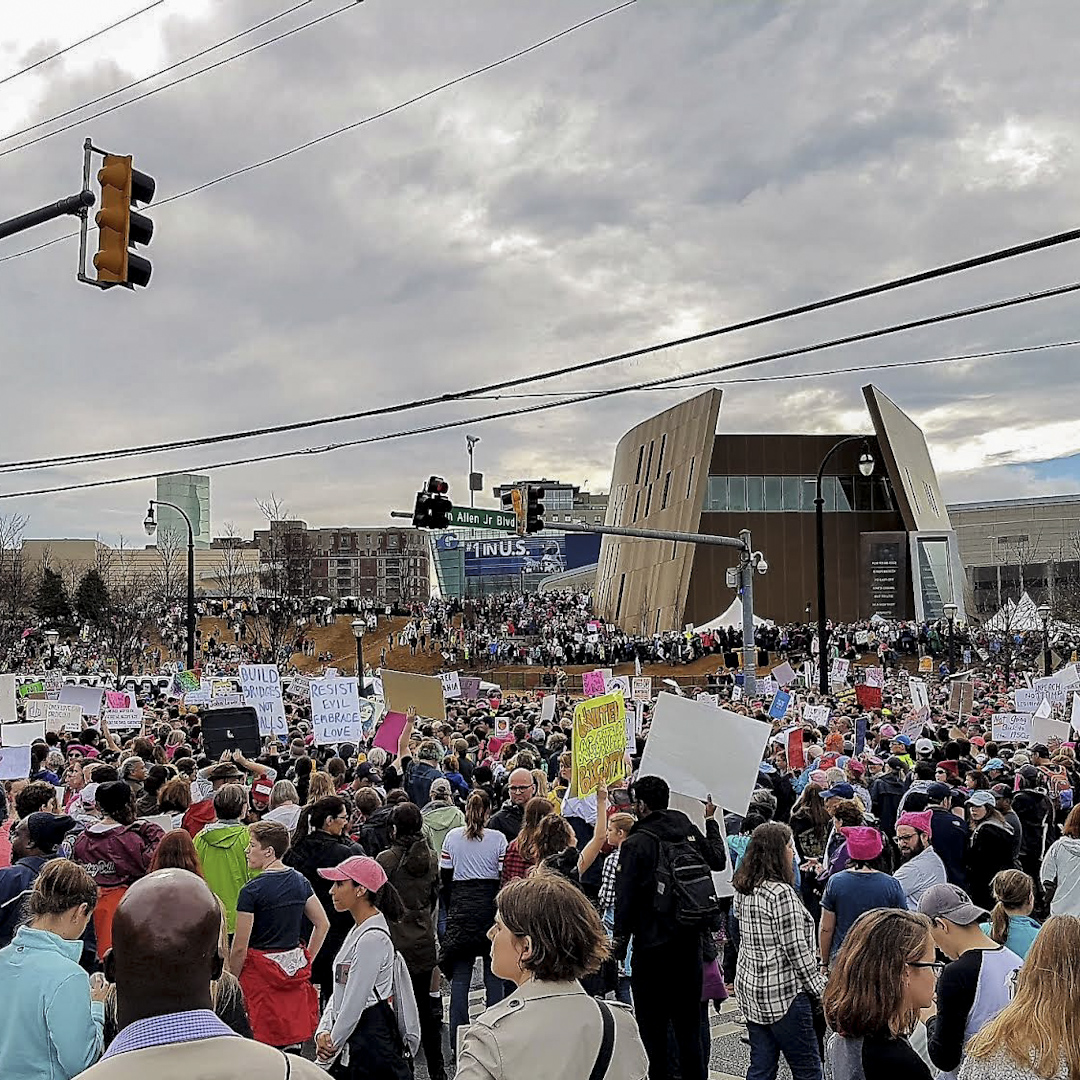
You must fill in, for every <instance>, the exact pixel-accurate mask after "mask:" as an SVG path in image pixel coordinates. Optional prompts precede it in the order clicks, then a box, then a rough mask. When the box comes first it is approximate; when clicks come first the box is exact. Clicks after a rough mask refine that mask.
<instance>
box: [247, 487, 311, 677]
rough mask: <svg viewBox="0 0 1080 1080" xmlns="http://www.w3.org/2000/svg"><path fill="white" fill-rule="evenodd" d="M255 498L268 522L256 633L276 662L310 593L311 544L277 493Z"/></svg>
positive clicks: (261, 554)
mask: <svg viewBox="0 0 1080 1080" xmlns="http://www.w3.org/2000/svg"><path fill="white" fill-rule="evenodd" d="M255 501H256V505H257V506H258V507H259V510H260V512H261V513H262V515H263V517H264V518H265V519H266V525H267V528H266V530H265V532H264V533H262V534H261V536H260V543H259V596H258V599H257V600H256V602H255V628H256V635H257V639H258V640H259V642H260V644H262V645H264V646H265V647H266V650H267V652H268V653H269V656H270V658H271V659H272V661H273V662H274V663H279V662H280V661H281V660H282V659H283V652H284V646H285V644H286V642H287V641H289V640H291V638H292V637H293V636H295V631H296V617H297V615H298V614H299V612H300V610H301V607H302V602H303V601H304V600H306V599H308V598H309V597H310V596H311V546H310V542H309V540H308V538H307V529H306V526H304V524H303V523H302V522H298V521H292V520H290V519H289V517H288V512H287V511H286V509H285V507H284V506H283V505H282V503H281V501H280V500H279V499H278V498H277V496H276V495H273V494H271V495H270V497H269V498H267V499H256V500H255Z"/></svg>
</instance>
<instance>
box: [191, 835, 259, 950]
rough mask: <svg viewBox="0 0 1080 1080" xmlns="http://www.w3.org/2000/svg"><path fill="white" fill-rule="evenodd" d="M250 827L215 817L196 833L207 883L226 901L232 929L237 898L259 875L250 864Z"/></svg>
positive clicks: (234, 924)
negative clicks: (248, 855)
mask: <svg viewBox="0 0 1080 1080" xmlns="http://www.w3.org/2000/svg"><path fill="white" fill-rule="evenodd" d="M247 845H248V830H247V826H246V825H241V824H240V823H239V822H236V821H213V822H211V823H210V824H209V825H207V826H206V827H205V828H204V829H203V830H202V831H201V832H200V833H199V835H198V836H196V837H195V850H196V851H197V852H198V853H199V860H200V861H201V862H202V868H203V874H204V875H205V876H206V883H207V884H208V885H209V886H210V889H211V891H212V892H213V893H214V895H215V896H217V897H219V898H220V899H221V902H222V903H223V904H224V905H225V914H226V916H227V918H228V924H229V933H230V934H233V933H235V932H236V899H237V897H238V896H239V895H240V890H241V889H242V888H243V887H244V886H245V885H246V884H247V883H248V882H249V881H250V880H251V879H252V878H253V877H256V876H257V875H258V871H257V870H252V869H251V867H250V866H248V864H247Z"/></svg>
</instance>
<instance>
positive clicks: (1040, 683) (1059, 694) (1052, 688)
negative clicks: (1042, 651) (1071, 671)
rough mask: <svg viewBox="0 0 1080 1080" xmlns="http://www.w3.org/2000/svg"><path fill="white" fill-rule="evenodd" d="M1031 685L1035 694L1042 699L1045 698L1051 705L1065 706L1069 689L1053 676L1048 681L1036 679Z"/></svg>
mask: <svg viewBox="0 0 1080 1080" xmlns="http://www.w3.org/2000/svg"><path fill="white" fill-rule="evenodd" d="M1031 685H1032V689H1034V691H1035V693H1037V694H1038V695H1039V696H1040V697H1045V698H1046V700H1047V701H1049V702H1050V704H1051V705H1064V704H1065V698H1066V696H1067V695H1068V693H1069V690H1068V687H1067V686H1065V684H1064V683H1060V682H1058V680H1057V679H1055V678H1054V677H1053V676H1050V677H1049V678H1046V679H1036V680H1035V681H1034V682H1033V683H1032V684H1031Z"/></svg>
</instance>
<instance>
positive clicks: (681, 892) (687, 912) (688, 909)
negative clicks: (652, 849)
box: [656, 833, 723, 930]
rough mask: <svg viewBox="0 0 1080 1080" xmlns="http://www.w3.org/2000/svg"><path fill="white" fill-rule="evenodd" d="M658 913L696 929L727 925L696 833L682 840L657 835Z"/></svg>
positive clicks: (717, 927)
mask: <svg viewBox="0 0 1080 1080" xmlns="http://www.w3.org/2000/svg"><path fill="white" fill-rule="evenodd" d="M656 844H657V848H658V853H657V858H656V912H657V914H658V915H660V916H663V917H665V918H668V919H671V920H672V921H674V922H675V923H676V924H677V925H679V926H683V927H687V928H688V929H694V930H719V929H720V927H721V926H722V925H723V914H722V912H721V910H720V900H719V898H718V897H717V895H716V886H715V885H714V884H713V877H712V868H711V867H710V866H709V864H708V862H706V860H705V856H704V855H703V854H702V851H701V846H700V844H699V843H698V841H697V838H696V837H695V836H694V834H693V833H690V834H688V835H687V836H685V837H683V839H681V840H661V839H660V838H659V837H657V838H656Z"/></svg>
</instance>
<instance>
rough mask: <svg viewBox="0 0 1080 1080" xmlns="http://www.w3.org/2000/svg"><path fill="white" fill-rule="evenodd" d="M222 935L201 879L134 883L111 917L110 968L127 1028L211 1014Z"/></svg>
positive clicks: (168, 873) (166, 875)
mask: <svg viewBox="0 0 1080 1080" xmlns="http://www.w3.org/2000/svg"><path fill="white" fill-rule="evenodd" d="M220 933H221V909H220V907H219V906H218V902H217V899H216V898H215V897H214V894H213V893H212V892H211V891H210V889H209V887H208V886H207V884H206V882H205V881H203V879H202V878H201V877H199V876H198V875H197V874H193V873H191V872H190V871H189V870H179V869H168V870H158V871H156V872H155V873H153V874H148V875H147V876H146V877H144V878H142V879H141V880H139V881H137V882H135V884H134V885H132V886H131V888H130V889H128V891H127V892H126V893H125V894H124V898H123V899H122V900H121V901H120V904H119V906H118V907H117V909H116V915H115V916H114V917H113V926H112V938H113V940H112V949H111V950H110V952H109V955H108V957H107V962H106V966H107V974H108V976H109V979H110V980H111V981H113V982H115V983H116V998H117V1008H118V1012H119V1019H120V1021H121V1026H124V1025H125V1024H129V1023H131V1022H132V1021H133V1020H137V1019H143V1018H145V1017H148V1016H160V1015H163V1014H164V1013H171V1012H183V1011H186V1010H189V1009H207V1008H210V982H211V980H213V979H216V978H218V977H219V976H220V975H221V970H222V964H223V959H224V958H223V957H222V956H221V955H220V953H219V950H218V940H219V936H220Z"/></svg>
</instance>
